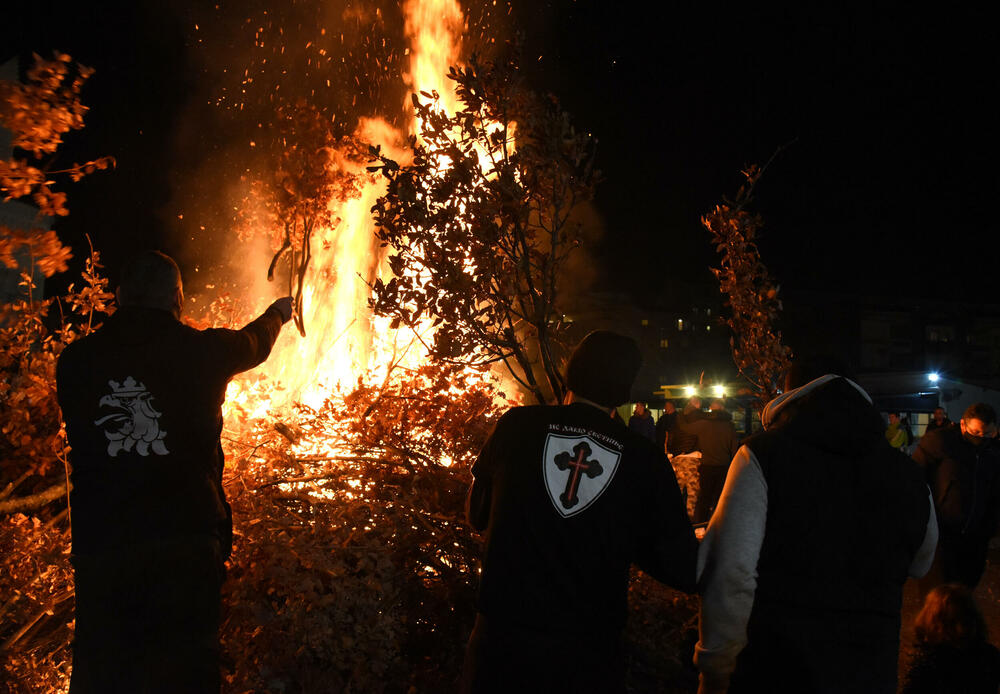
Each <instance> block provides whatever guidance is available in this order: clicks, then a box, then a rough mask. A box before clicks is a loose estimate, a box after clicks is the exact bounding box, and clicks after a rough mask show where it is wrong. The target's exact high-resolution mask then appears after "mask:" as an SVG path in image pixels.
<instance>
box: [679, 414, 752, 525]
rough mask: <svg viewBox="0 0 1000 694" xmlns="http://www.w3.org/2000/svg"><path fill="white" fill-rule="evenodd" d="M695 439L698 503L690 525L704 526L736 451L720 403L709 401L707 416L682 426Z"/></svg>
mask: <svg viewBox="0 0 1000 694" xmlns="http://www.w3.org/2000/svg"><path fill="white" fill-rule="evenodd" d="M685 429H686V431H688V432H689V433H691V434H694V435H695V436H697V437H698V444H697V448H696V450H698V451H699V452H700V453H701V462H700V463H699V464H698V500H697V502H696V503H695V507H694V518H693V520H694V522H695V523H704V522H705V521H707V520H708V519H709V518H711V517H712V512H713V511H715V506H716V504H717V503H718V501H719V495H720V494H722V487H723V485H724V484H725V483H726V473H728V472H729V463H731V462H732V460H733V456H735V455H736V451H737V449H739V447H740V440H739V437H738V436H736V427H734V426H733V415H731V414H730V413H729V412H726V410H725V407H724V405H723V402H722V401H721V400H713V401H712V403H711V404H710V405H709V407H708V415H707V416H705V417H702V418H700V419H697V420H695V421H693V422H691V423H690V424H688V425H686V426H685Z"/></svg>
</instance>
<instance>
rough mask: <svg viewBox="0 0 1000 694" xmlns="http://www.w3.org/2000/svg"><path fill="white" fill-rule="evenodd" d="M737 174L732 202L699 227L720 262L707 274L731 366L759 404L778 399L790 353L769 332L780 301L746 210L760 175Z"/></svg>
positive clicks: (757, 221) (755, 170)
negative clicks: (723, 311) (718, 300)
mask: <svg viewBox="0 0 1000 694" xmlns="http://www.w3.org/2000/svg"><path fill="white" fill-rule="evenodd" d="M765 168H766V167H765ZM743 173H744V176H745V178H746V180H745V181H744V182H743V185H741V186H740V189H739V191H738V192H737V194H736V199H735V200H732V201H730V200H725V201H724V202H723V204H721V205H717V206H716V208H715V209H714V210H712V212H710V213H709V214H707V215H705V216H704V217H702V220H701V223H702V225H703V226H704V227H705V228H706V229H707V230H708V232H709V234H711V236H712V242H713V243H714V244H715V248H716V251H718V253H719V255H720V256H721V257H722V260H721V263H720V266H719V267H718V268H712V272H713V273H714V274H715V276H716V278H717V279H718V280H719V289H720V291H721V292H722V294H723V295H724V296H725V297H726V305H727V306H728V307H729V309H730V315H729V317H728V318H726V319H725V322H726V324H727V325H728V326H729V329H730V330H731V332H732V336H731V337H730V338H729V343H730V346H731V348H732V352H733V361H735V362H736V367H737V368H738V369H739V371H740V375H742V376H743V377H744V378H746V379H747V380H748V381H749V382H750V384H751V386H752V387H753V388H754V390H755V392H756V395H757V397H758V400H759V401H760V402H761V403H764V402H767V401H769V400H771V399H772V398H774V397H775V396H776V395H777V394H778V389H779V388H780V387H781V380H780V379H781V378H782V376H783V374H784V373H785V372H786V371H787V370H788V366H789V362H790V359H791V350H790V349H789V348H788V347H786V346H785V345H783V344H782V342H781V331H779V330H777V329H776V328H775V327H774V324H775V321H776V320H777V317H778V313H779V312H780V311H781V300H780V299H779V298H778V289H779V287H778V285H777V284H776V283H775V281H774V280H773V279H772V278H771V275H770V273H768V271H767V267H766V266H765V265H764V263H763V262H761V259H760V251H759V250H758V248H757V243H756V238H757V232H758V230H759V229H760V227H761V225H762V224H763V221H762V220H761V218H760V215H758V214H756V213H753V212H750V211H749V210H748V209H747V207H748V205H749V204H750V202H751V201H752V200H753V188H754V186H755V185H756V184H757V181H758V180H760V176H761V174H762V173H763V169H761V168H759V167H757V166H752V167H750V168H749V169H748V170H747V171H745V172H743Z"/></svg>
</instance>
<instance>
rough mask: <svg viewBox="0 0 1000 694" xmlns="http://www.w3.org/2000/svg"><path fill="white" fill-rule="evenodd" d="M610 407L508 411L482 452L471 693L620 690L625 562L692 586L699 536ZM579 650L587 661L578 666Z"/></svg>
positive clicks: (664, 469) (653, 460)
mask: <svg viewBox="0 0 1000 694" xmlns="http://www.w3.org/2000/svg"><path fill="white" fill-rule="evenodd" d="M572 363H573V362H571V364H572ZM633 377H634V376H633ZM571 383H572V381H571ZM630 383H631V381H629V385H630ZM571 387H572V386H571ZM626 397H627V388H626ZM614 404H616V403H614V402H611V403H610V406H613V405H614ZM602 405H609V403H608V402H604V403H602ZM608 411H609V409H608V408H607V407H603V406H597V405H595V404H594V403H593V402H584V401H576V402H573V403H572V404H568V405H563V406H557V407H546V406H535V407H519V408H515V409H512V410H510V411H509V412H507V413H506V414H505V415H504V416H503V417H502V418H501V419H500V421H499V422H498V423H497V426H496V429H495V431H494V433H493V434H492V435H491V436H490V439H489V441H488V442H487V443H486V445H485V446H484V447H483V450H482V452H481V454H480V456H479V458H478V460H477V461H476V464H475V466H474V467H473V474H474V476H475V484H474V485H473V487H472V489H471V490H470V496H469V508H468V512H469V520H470V522H471V524H472V525H473V526H474V527H476V528H477V529H479V530H483V531H485V539H486V546H485V554H484V558H483V571H482V580H481V587H480V591H479V600H478V609H479V615H478V617H477V622H476V627H475V629H474V631H473V635H472V637H471V639H470V643H469V656H468V658H467V666H466V683H465V686H466V690H467V691H474V692H493V691H528V690H530V691H542V690H544V691H550V692H564V691H565V692H568V691H578V692H612V691H620V690H621V688H622V686H623V667H624V660H623V653H622V645H621V631H622V628H623V626H624V622H625V616H626V607H627V591H628V580H629V566H630V565H631V564H632V563H635V564H637V565H638V566H639V567H640V568H642V569H643V570H645V571H647V572H648V573H650V574H651V575H652V576H653V577H654V578H657V579H658V580H661V581H665V582H667V583H669V584H670V585H673V586H675V587H677V588H680V589H682V590H688V591H690V590H693V588H694V560H695V557H696V554H697V541H696V540H695V538H694V533H693V531H692V529H691V525H690V522H689V521H688V519H687V515H686V513H685V511H684V508H683V505H682V502H681V496H680V491H679V489H678V487H677V483H676V480H675V479H674V478H673V474H672V471H671V469H670V466H669V465H668V464H667V463H666V461H665V459H664V457H663V455H662V454H660V453H658V452H657V451H656V450H655V446H654V444H653V443H652V442H650V441H647V440H646V439H644V438H643V437H640V436H638V435H636V434H633V433H631V432H629V431H628V430H627V429H626V428H625V427H623V426H622V425H621V424H620V423H618V422H615V421H614V420H612V419H611V418H610V417H609V416H608ZM581 648H586V649H587V651H588V652H589V653H592V654H593V656H592V657H590V658H587V659H585V660H583V661H581V660H580V658H579V654H580V649H581Z"/></svg>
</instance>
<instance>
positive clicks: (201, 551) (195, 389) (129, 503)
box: [56, 252, 292, 694]
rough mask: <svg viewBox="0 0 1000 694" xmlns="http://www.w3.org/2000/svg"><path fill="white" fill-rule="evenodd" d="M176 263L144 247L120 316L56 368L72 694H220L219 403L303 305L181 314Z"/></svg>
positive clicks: (223, 516) (227, 540) (222, 511)
mask: <svg viewBox="0 0 1000 694" xmlns="http://www.w3.org/2000/svg"><path fill="white" fill-rule="evenodd" d="M183 300H184V295H183V287H182V283H181V276H180V271H179V269H178V268H177V265H176V264H175V263H174V261H173V260H172V259H171V258H170V257H169V256H166V255H164V254H162V253H158V252H148V253H144V254H141V255H139V256H137V257H136V258H134V259H133V260H132V261H131V262H130V263H129V264H128V266H127V267H126V268H125V269H124V270H123V273H122V277H121V282H120V286H119V288H118V303H119V309H118V310H117V311H116V312H115V313H114V314H113V315H112V316H110V317H109V318H108V320H107V321H106V322H105V323H104V325H103V326H102V327H101V328H99V329H98V330H97V331H95V332H94V333H92V334H91V335H89V336H87V337H84V338H82V339H80V340H77V341H76V342H74V343H72V344H70V345H69V346H68V347H67V348H66V349H65V350H64V351H63V353H62V354H61V355H60V358H59V362H58V365H57V369H56V383H57V391H58V398H59V405H60V407H61V408H62V414H63V419H64V421H65V423H66V434H67V437H68V439H69V444H70V446H71V447H72V450H71V453H70V461H71V463H72V475H71V481H72V484H73V490H72V493H71V495H70V502H71V508H72V513H73V548H72V551H73V555H72V561H73V566H74V572H75V586H76V631H75V637H74V656H73V673H72V681H71V684H70V691H71V692H72V693H73V694H87V693H89V692H100V693H101V694H106V693H108V692H140V691H141V692H181V691H183V692H217V691H218V690H219V685H220V682H219V672H218V664H217V658H218V636H217V631H218V620H219V600H220V598H219V595H220V593H219V591H220V587H221V582H222V576H223V571H224V567H223V562H224V560H225V559H226V558H227V557H228V556H229V552H230V547H231V540H232V515H231V511H230V508H229V505H228V503H227V502H226V498H225V493H224V491H223V488H222V469H223V454H222V446H221V444H220V440H219V435H220V433H221V431H222V404H223V401H224V399H225V393H226V385H227V383H228V382H229V379H230V378H232V376H234V375H235V374H237V373H239V372H241V371H245V370H247V369H250V368H253V367H254V366H256V365H258V364H260V363H261V362H263V361H264V360H265V359H266V358H267V356H268V354H269V353H270V351H271V347H272V345H273V344H274V341H275V339H276V338H277V336H278V333H279V332H280V330H281V326H282V324H283V323H285V322H286V321H288V320H289V318H290V317H291V312H292V302H291V298H290V297H286V298H284V299H279V300H278V301H276V302H274V304H272V305H271V307H270V308H268V309H267V311H265V312H264V313H263V314H262V315H261V316H260V317H259V318H257V319H256V320H255V321H253V322H252V323H250V324H249V325H247V326H246V327H245V328H243V329H242V330H204V331H199V330H195V329H193V328H190V327H188V326H186V325H184V324H182V323H181V322H180V320H179V318H180V314H181V309H182V306H183Z"/></svg>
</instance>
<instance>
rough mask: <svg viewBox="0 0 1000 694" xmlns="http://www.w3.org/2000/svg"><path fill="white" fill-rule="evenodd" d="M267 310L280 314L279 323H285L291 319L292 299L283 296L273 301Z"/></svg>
mask: <svg viewBox="0 0 1000 694" xmlns="http://www.w3.org/2000/svg"><path fill="white" fill-rule="evenodd" d="M269 308H273V309H274V310H275V311H277V312H278V313H280V314H281V322H282V323H287V322H288V321H290V320H291V319H292V297H290V296H283V297H281V298H280V299H278V300H277V301H275V302H274V303H273V304H271V306H270V307H269Z"/></svg>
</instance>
